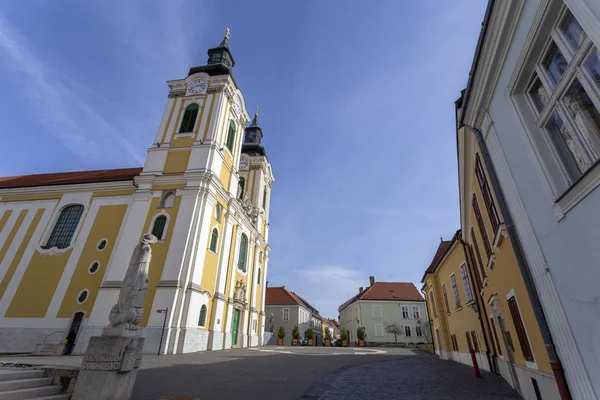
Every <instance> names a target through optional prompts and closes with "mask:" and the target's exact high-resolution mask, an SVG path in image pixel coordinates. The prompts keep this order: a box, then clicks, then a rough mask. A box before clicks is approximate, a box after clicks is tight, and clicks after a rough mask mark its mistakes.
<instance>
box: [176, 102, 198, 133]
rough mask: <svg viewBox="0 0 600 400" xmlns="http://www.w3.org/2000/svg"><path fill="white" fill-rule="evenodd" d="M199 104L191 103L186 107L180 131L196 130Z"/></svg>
mask: <svg viewBox="0 0 600 400" xmlns="http://www.w3.org/2000/svg"><path fill="white" fill-rule="evenodd" d="M199 108H200V107H199V106H198V104H196V103H194V104H190V105H189V106H187V107H186V108H185V112H184V113H183V119H182V120H181V126H180V127H179V133H187V132H193V131H194V125H195V124H196V117H197V116H198V109H199Z"/></svg>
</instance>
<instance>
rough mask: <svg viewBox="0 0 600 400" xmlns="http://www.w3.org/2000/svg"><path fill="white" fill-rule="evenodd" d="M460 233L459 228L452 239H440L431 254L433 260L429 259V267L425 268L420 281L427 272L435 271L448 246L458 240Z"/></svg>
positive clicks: (423, 279)
mask: <svg viewBox="0 0 600 400" xmlns="http://www.w3.org/2000/svg"><path fill="white" fill-rule="evenodd" d="M460 235H461V231H460V229H459V230H457V231H456V233H455V234H454V236H453V237H452V239H450V240H442V242H441V243H440V245H439V246H438V249H437V251H436V252H435V255H434V256H433V260H431V264H429V267H427V269H426V270H425V273H424V274H423V278H421V283H423V282H424V281H425V276H427V274H431V273H433V272H435V270H436V268H437V267H438V265H439V264H440V262H441V261H442V259H443V258H444V256H446V254H447V253H448V251H450V248H451V247H452V245H453V244H454V242H456V241H457V240H458V238H459V237H460Z"/></svg>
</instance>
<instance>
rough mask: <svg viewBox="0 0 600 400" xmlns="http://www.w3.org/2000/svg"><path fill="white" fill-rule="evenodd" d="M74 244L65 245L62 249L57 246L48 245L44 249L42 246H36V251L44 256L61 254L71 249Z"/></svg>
mask: <svg viewBox="0 0 600 400" xmlns="http://www.w3.org/2000/svg"><path fill="white" fill-rule="evenodd" d="M74 247H75V244H72V245H70V246H69V247H65V248H64V249H59V248H58V247H50V248H49V249H44V248H42V246H38V247H37V248H36V250H37V252H38V253H40V254H41V255H44V256H61V255H63V254H64V253H66V252H67V251H69V250H71V249H73V248H74Z"/></svg>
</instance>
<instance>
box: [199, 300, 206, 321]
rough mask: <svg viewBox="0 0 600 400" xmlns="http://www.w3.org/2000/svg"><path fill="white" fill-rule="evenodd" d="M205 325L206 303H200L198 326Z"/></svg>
mask: <svg viewBox="0 0 600 400" xmlns="http://www.w3.org/2000/svg"><path fill="white" fill-rule="evenodd" d="M205 325H206V304H202V307H200V318H198V326H205Z"/></svg>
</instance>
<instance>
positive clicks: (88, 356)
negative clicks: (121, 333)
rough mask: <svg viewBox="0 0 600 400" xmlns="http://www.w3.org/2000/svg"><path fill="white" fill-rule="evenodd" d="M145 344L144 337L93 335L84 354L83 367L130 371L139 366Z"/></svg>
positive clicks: (92, 369) (83, 368)
mask: <svg viewBox="0 0 600 400" xmlns="http://www.w3.org/2000/svg"><path fill="white" fill-rule="evenodd" d="M143 345H144V338H127V337H106V336H100V337H93V338H92V339H91V340H90V344H89V347H88V351H87V352H86V353H85V355H84V356H83V362H82V363H81V369H82V370H89V371H119V372H128V371H131V370H132V369H135V368H139V367H140V365H141V364H142V348H143ZM90 350H92V351H90Z"/></svg>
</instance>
